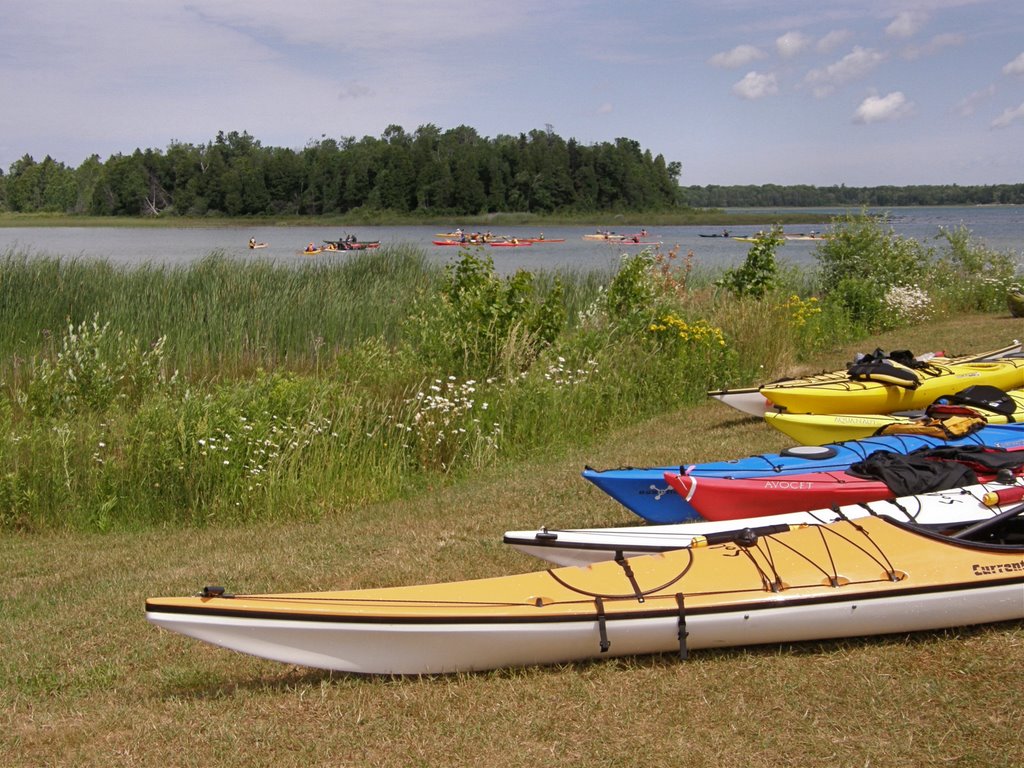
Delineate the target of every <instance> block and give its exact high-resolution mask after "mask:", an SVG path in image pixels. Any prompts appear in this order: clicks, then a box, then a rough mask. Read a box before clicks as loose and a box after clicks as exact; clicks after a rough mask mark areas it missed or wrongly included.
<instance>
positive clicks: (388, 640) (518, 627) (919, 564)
mask: <svg viewBox="0 0 1024 768" xmlns="http://www.w3.org/2000/svg"><path fill="white" fill-rule="evenodd" d="M1022 555H1024V548H1022V547H1007V546H998V547H992V546H984V545H972V544H968V543H965V542H955V541H951V540H950V539H948V538H944V537H938V536H933V535H928V534H925V533H923V532H922V531H920V530H911V529H908V528H906V527H903V526H901V525H899V524H896V523H894V522H891V521H886V520H884V519H880V518H865V519H863V520H859V521H855V522H848V521H842V522H839V523H833V524H831V525H824V526H811V527H807V528H798V529H794V530H787V531H784V532H780V533H777V534H771V535H765V536H762V537H759V538H757V539H755V540H746V541H743V542H739V541H735V542H729V543H723V544H717V545H714V546H710V547H703V548H697V549H686V550H676V551H674V552H668V553H665V554H659V555H649V556H644V557H637V558H633V559H631V560H628V561H624V562H615V561H610V562H604V563H598V564H596V565H593V566H590V567H588V568H559V569H554V570H547V571H535V572H529V573H522V574H518V575H515V576H504V577H498V578H493V579H480V580H476V581H462V582H451V583H447V584H428V585H418V586H409V587H391V588H383V589H368V590H349V591H343V592H308V593H291V594H281V595H236V596H233V595H218V594H209V593H207V594H206V595H205V596H195V597H180V598H150V599H149V600H147V601H146V617H147V619H148V620H149V621H151V622H152V623H154V624H156V625H157V626H160V627H163V628H164V629H168V630H171V631H174V632H178V633H181V634H184V635H188V636H190V637H195V638H197V639H200V640H203V641H205V642H208V643H212V644H214V645H218V646H221V647H224V648H230V649H232V650H236V651H240V652H243V653H247V654H251V655H255V656H260V657H263V658H268V659H273V660H276V661H280V662H283V663H286V664H300V665H303V666H311V667H318V668H324V669H332V670H338V671H343V672H356V673H373V674H434V673H449V672H460V671H475V670H485V669H495V668H499V667H509V666H526V665H535V664H554V663H563V662H572V661H580V660H585V659H600V658H608V657H613V656H629V655H635V654H647V653H663V652H673V651H675V652H678V653H680V654H681V655H686V654H687V653H689V651H690V650H694V649H701V648H718V647H730V646H747V645H754V644H763V643H781V642H797V641H806V640H819V639H828V638H839V637H851V636H862V635H875V634H887V633H903V632H912V631H918V630H928V629H938V628H942V627H953V626H963V625H969V624H980V623H989V622H996V621H1005V620H1011V619H1020V618H1024V561H1022Z"/></svg>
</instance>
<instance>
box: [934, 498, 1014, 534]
mask: <svg viewBox="0 0 1024 768" xmlns="http://www.w3.org/2000/svg"><path fill="white" fill-rule="evenodd" d="M1021 512H1024V504H1018V505H1017V506H1016V507H1011V508H1010V509H1008V510H1006V511H1005V512H1000V513H999V514H998V515H996V516H995V517H990V518H988V519H986V520H982V521H980V522H977V523H975V524H974V525H969V526H967V527H966V528H964V529H963V530H962V531H957V532H956V533H954V534H953V535H952V536H950V537H949V538H951V539H969V538H971V537H972V536H975V535H977V534H979V533H984V532H985V531H987V530H989V529H990V528H996V527H998V526H999V525H1000V524H1001V523H1004V522H1006V521H1007V520H1009V519H1011V518H1014V517H1017V516H1018V515H1019V514H1020V513H1021Z"/></svg>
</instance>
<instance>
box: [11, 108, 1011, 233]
mask: <svg viewBox="0 0 1024 768" xmlns="http://www.w3.org/2000/svg"><path fill="white" fill-rule="evenodd" d="M681 174H682V167H681V165H680V163H679V162H676V161H673V162H666V161H665V159H664V157H663V156H662V155H660V154H659V155H652V153H651V151H650V150H645V149H642V148H641V147H640V145H639V143H638V142H636V141H634V140H632V139H627V138H619V139H616V140H615V141H614V142H603V143H600V144H593V145H582V144H580V143H579V142H577V141H576V140H575V139H568V140H565V139H563V138H561V137H560V136H558V135H556V134H555V133H554V132H553V131H552V130H551V129H550V128H548V129H546V130H533V131H530V132H529V133H528V134H519V135H518V136H506V135H500V136H498V137H497V138H494V139H489V138H485V137H482V136H480V135H479V134H478V133H477V132H476V131H475V130H474V129H473V128H470V127H468V126H459V127H457V128H452V129H449V130H445V131H442V130H441V129H439V128H438V127H437V126H435V125H429V124H428V125H422V126H420V127H419V128H417V129H416V130H415V131H414V132H413V133H407V132H406V131H405V130H404V129H402V128H401V127H399V126H395V125H392V126H389V127H388V128H387V130H385V131H384V133H383V135H381V137H380V138H374V137H370V136H365V137H363V138H362V139H359V140H356V139H355V138H343V139H331V138H327V137H321V138H320V139H319V140H316V141H311V142H310V143H309V144H307V145H306V146H305V147H304V148H303V149H301V150H294V149H288V148H281V147H264V146H262V145H261V144H260V142H259V141H258V140H257V139H255V138H253V137H252V136H250V135H249V134H248V133H237V132H235V131H232V132H230V133H228V134H224V133H223V132H221V133H218V134H217V137H216V138H215V139H214V140H213V141H210V142H207V143H206V144H199V145H196V144H187V143H181V142H172V143H171V144H170V146H168V148H167V149H166V150H165V151H161V150H157V149H146V150H142V149H136V150H135V151H134V152H133V153H131V154H130V155H123V154H116V155H112V156H110V157H109V158H107V159H106V160H101V159H100V158H99V156H98V155H92V156H91V157H89V158H88V159H86V160H85V161H84V162H83V163H82V164H81V165H80V166H78V167H77V168H72V167H69V166H67V165H65V164H64V163H62V162H59V161H57V160H55V159H53V158H52V157H50V156H49V155H47V156H46V157H45V158H43V159H42V160H40V161H36V160H35V159H34V158H33V157H31V156H30V155H25V156H23V157H22V158H20V159H19V160H17V161H16V162H14V163H13V164H12V165H11V167H10V168H9V169H8V171H7V173H4V172H3V170H2V169H0V212H13V213H53V214H70V215H74V214H88V215H93V216H156V215H158V214H159V215H165V216H189V217H198V216H289V215H294V216H318V215H323V214H348V213H351V212H353V211H360V212H382V213H390V214H394V215H398V216H410V215H412V216H416V215H423V216H450V215H462V216H473V215H478V214H486V213H505V212H508V213H533V214H568V215H579V214H583V215H585V214H588V213H607V212H644V213H653V212H672V211H680V212H682V211H685V210H688V209H693V208H735V207H808V206H855V207H860V206H899V205H975V204H996V203H1012V204H1022V203H1024V184H1003V185H993V186H958V185H955V184H953V185H934V186H906V187H897V186H882V187H847V186H845V185H844V186H831V187H815V186H809V185H797V186H782V185H776V184H764V185H747V186H717V185H709V186H687V187H682V186H680V176H681Z"/></svg>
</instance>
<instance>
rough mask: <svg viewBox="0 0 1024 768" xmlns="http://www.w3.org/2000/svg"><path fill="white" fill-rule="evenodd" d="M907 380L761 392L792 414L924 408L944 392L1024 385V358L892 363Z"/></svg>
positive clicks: (836, 383) (772, 387)
mask: <svg viewBox="0 0 1024 768" xmlns="http://www.w3.org/2000/svg"><path fill="white" fill-rule="evenodd" d="M893 368H894V369H896V370H897V372H898V373H901V374H903V375H904V376H905V377H906V379H905V381H904V383H895V381H896V379H895V378H892V379H889V380H885V381H883V380H868V381H854V380H850V379H847V380H845V381H832V382H821V383H814V384H809V385H807V386H802V387H794V386H786V385H780V386H775V385H771V384H769V385H766V386H763V387H761V389H760V392H761V394H762V395H764V397H765V398H766V399H767V400H768V401H770V402H771V404H772V405H773V406H774V407H776V408H778V409H780V410H783V411H787V412H789V413H843V414H864V413H893V412H894V411H909V410H915V409H920V408H926V407H927V406H929V405H931V404H932V403H934V402H935V401H936V400H938V399H939V398H940V397H944V396H947V395H952V394H954V393H956V392H959V391H960V390H962V389H966V388H967V387H970V386H973V385H978V384H985V385H989V386H993V387H996V388H998V389H1001V390H1003V391H1009V390H1011V389H1021V388H1024V359H1021V358H1003V359H1000V360H993V361H988V362H968V363H952V364H948V365H946V364H943V363H939V362H936V361H935V360H931V361H930V362H929V367H928V369H925V370H918V369H911V368H902V369H901V370H900V368H901V367H898V366H893Z"/></svg>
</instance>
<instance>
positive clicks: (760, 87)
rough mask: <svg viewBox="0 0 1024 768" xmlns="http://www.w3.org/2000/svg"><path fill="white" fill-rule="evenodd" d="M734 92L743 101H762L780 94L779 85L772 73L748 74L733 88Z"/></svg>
mask: <svg viewBox="0 0 1024 768" xmlns="http://www.w3.org/2000/svg"><path fill="white" fill-rule="evenodd" d="M732 92H733V93H735V94H736V95H737V96H739V97H740V98H741V99H760V98H764V97H765V96H774V95H775V94H776V93H778V92H779V85H778V82H777V81H776V79H775V75H774V74H772V73H766V74H762V73H760V72H747V74H746V75H744V76H743V79H742V80H740V81H739V82H738V83H736V84H735V85H734V86H733V87H732Z"/></svg>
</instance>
